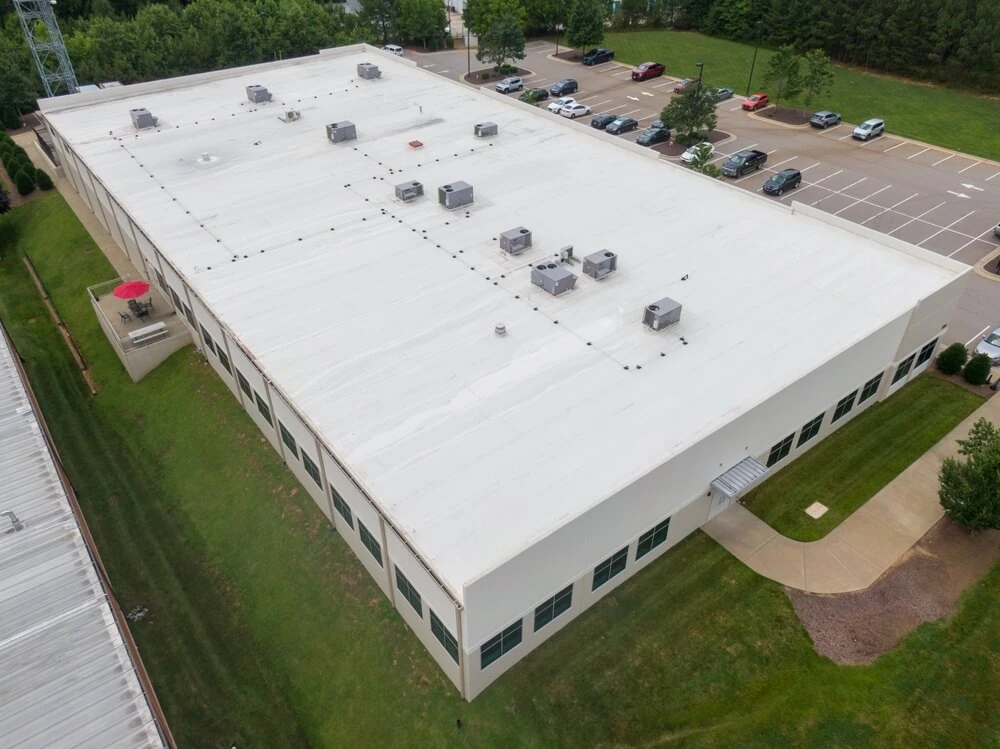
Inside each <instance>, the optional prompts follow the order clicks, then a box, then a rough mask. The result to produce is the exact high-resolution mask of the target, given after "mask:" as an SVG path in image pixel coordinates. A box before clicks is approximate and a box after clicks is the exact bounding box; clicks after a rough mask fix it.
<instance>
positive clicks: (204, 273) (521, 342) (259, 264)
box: [43, 46, 968, 699]
mask: <svg viewBox="0 0 1000 749" xmlns="http://www.w3.org/2000/svg"><path fill="white" fill-rule="evenodd" d="M373 65H374V67H373ZM248 87H249V88H248ZM261 88H263V89H264V91H263V92H262V91H261ZM43 113H44V117H45V119H46V120H47V122H48V123H49V126H50V128H51V130H52V133H53V136H54V142H55V144H56V147H57V149H58V150H59V152H60V154H61V156H62V161H63V164H64V165H65V168H66V170H67V176H68V177H69V178H70V179H71V180H72V182H73V184H74V185H75V186H76V188H77V189H78V190H79V192H80V194H81V195H82V196H83V197H84V198H85V199H86V200H87V202H88V203H89V204H90V206H91V207H92V209H93V210H94V212H95V213H96V214H97V216H98V217H99V218H100V219H101V220H102V221H103V222H104V223H105V225H106V226H107V227H108V230H109V231H110V232H111V234H112V235H113V236H114V237H115V238H116V240H117V241H118V242H119V244H120V245H121V247H122V248H123V249H124V250H125V252H127V253H128V255H129V257H130V258H131V259H132V262H133V263H134V264H135V266H136V267H137V268H139V269H141V271H140V272H142V273H144V274H146V276H147V277H148V278H149V279H150V280H151V281H152V282H153V283H154V284H155V285H156V286H158V287H159V288H160V289H161V290H162V292H163V294H164V296H165V297H166V298H168V299H169V300H171V303H172V304H173V306H174V307H175V309H176V311H177V317H178V318H179V319H181V320H183V321H184V324H185V325H188V326H189V328H190V332H191V334H192V335H193V336H194V337H195V339H196V340H197V341H199V344H200V345H201V346H202V348H203V350H204V352H205V355H206V357H207V359H208V361H209V362H211V365H212V366H213V367H214V368H215V370H216V372H217V373H218V375H219V377H221V378H222V380H223V381H224V382H225V383H226V384H227V385H228V387H229V388H230V389H231V390H232V393H233V396H234V397H235V398H238V399H239V401H240V403H242V405H243V407H244V408H245V409H246V412H247V414H248V415H249V416H250V418H251V419H253V420H254V422H255V423H256V424H257V426H258V427H259V428H260V430H261V431H262V433H263V434H264V435H266V436H267V438H268V439H269V440H270V441H271V444H272V445H273V446H274V449H275V450H277V451H279V452H280V454H281V456H282V457H283V459H284V460H285V461H286V462H287V464H288V466H289V468H290V469H291V471H292V472H293V473H294V474H295V475H296V476H297V477H298V478H299V480H300V481H301V482H302V484H303V485H304V486H305V487H306V488H307V489H308V490H309V491H310V493H311V494H312V496H313V498H314V499H315V501H316V504H317V506H318V507H319V508H320V510H321V511H322V512H324V513H325V514H326V516H327V517H328V518H329V519H330V521H331V523H333V524H335V526H336V528H337V530H338V531H339V532H340V533H341V534H342V535H343V537H344V539H345V540H346V541H347V543H348V544H349V545H350V546H351V548H352V549H353V550H354V551H355V553H356V554H357V556H358V558H359V559H360V560H361V563H362V564H363V565H364V566H365V567H366V568H367V569H368V571H369V572H370V573H371V575H372V577H373V578H374V579H375V580H376V581H377V583H378V584H379V585H380V586H381V588H382V590H383V591H384V592H385V594H386V596H388V598H389V599H390V600H391V601H392V603H393V605H394V606H395V607H396V608H397V609H398V611H399V613H400V615H401V616H402V617H403V618H404V619H405V620H406V622H407V623H408V624H409V625H410V626H411V627H412V628H413V630H414V632H415V633H416V634H417V636H418V637H419V638H420V639H421V641H422V642H423V643H424V645H425V646H426V648H427V650H428V651H429V652H430V653H431V655H432V656H433V657H434V658H435V659H436V661H437V662H438V663H439V664H440V666H441V668H442V669H443V670H444V672H445V673H446V674H447V675H448V677H449V678H450V679H451V680H452V681H453V682H454V683H455V685H456V687H457V688H458V689H459V690H461V692H462V694H463V695H464V696H465V697H466V698H467V699H472V698H473V697H475V696H476V695H477V694H478V693H479V692H481V691H482V689H483V688H484V687H485V686H486V685H488V684H489V683H490V682H491V681H493V680H494V679H495V678H496V677H497V676H498V675H500V674H501V673H503V672H504V671H505V670H507V669H508V668H510V667H511V666H512V665H513V664H514V663H515V662H517V661H518V660H519V659H520V658H522V657H523V656H524V655H526V654H527V653H528V652H530V651H531V650H532V649H533V648H535V647H536V646H537V645H539V644H540V643H541V642H542V641H544V640H545V639H547V638H548V637H549V636H551V635H552V634H553V633H554V632H556V631H558V630H559V629H560V628H562V627H563V626H565V625H566V624H568V623H569V622H570V621H571V620H572V619H573V618H574V617H575V616H576V615H578V614H579V613H580V612H581V611H583V610H584V609H586V608H587V607H588V606H590V605H591V604H592V603H594V602H595V601H596V600H598V599H599V598H601V597H602V596H604V595H605V594H607V593H608V592H609V591H611V590H613V589H614V588H615V587H616V586H617V585H619V584H620V583H621V582H622V581H623V580H626V579H627V578H628V577H629V576H631V575H632V574H634V573H635V572H636V571H638V570H639V569H641V568H642V567H644V566H645V565H647V564H649V563H651V562H652V561H653V560H655V559H656V558H658V557H659V556H661V555H662V554H663V552H664V551H665V550H666V549H668V548H669V547H671V546H673V545H674V544H676V543H677V542H678V541H680V540H681V539H682V538H684V537H685V536H686V535H688V534H689V533H691V532H692V531H693V530H695V529H696V528H698V527H699V526H700V525H702V524H703V523H704V522H706V520H707V519H708V518H710V517H712V516H713V515H714V514H715V513H717V512H719V511H721V510H722V509H724V508H725V507H726V506H727V505H728V503H729V502H731V501H732V499H733V498H734V497H735V496H738V495H739V494H740V493H741V492H742V491H745V490H746V489H747V488H748V487H749V486H751V485H753V484H754V483H755V482H757V481H759V480H761V479H762V478H763V477H764V476H766V473H767V471H768V470H776V469H778V468H780V467H781V466H783V465H784V464H786V463H787V462H788V461H789V460H791V459H792V458H794V457H795V456H796V455H798V454H800V453H801V452H802V451H804V450H806V449H808V448H809V447H811V446H812V445H814V444H816V443H817V442H819V441H820V439H822V438H823V436H825V435H826V434H827V433H828V432H830V431H831V430H833V429H836V428H837V427H839V426H840V425H842V424H843V423H845V422H846V421H848V420H849V419H850V418H852V417H853V416H854V415H856V414H857V413H858V412H859V411H861V410H863V409H865V408H867V407H869V406H870V405H871V404H873V403H875V402H877V401H879V400H880V399H882V398H884V397H886V396H887V395H889V394H890V393H892V392H893V391H895V390H896V389H898V388H900V387H902V386H903V385H904V384H905V383H906V382H907V380H909V379H910V378H912V377H913V376H915V375H916V374H917V373H919V372H920V371H922V370H923V369H924V368H925V367H926V366H927V365H928V362H929V361H930V359H931V357H932V355H933V353H934V349H935V345H936V342H937V341H938V339H939V336H940V335H941V333H942V331H944V330H945V328H946V326H947V324H948V321H949V319H950V318H951V315H952V311H953V309H954V307H955V304H956V301H957V300H958V298H959V295H960V293H961V291H962V288H963V285H964V281H965V279H964V276H965V274H966V272H967V271H968V268H967V267H966V266H964V265H962V264H959V263H956V262H953V261H951V260H948V259H947V258H942V257H940V256H938V255H935V254H932V253H930V252H926V251H924V250H921V249H919V248H917V247H914V246H912V245H909V244H906V243H904V242H902V241H899V240H896V239H894V238H891V237H886V236H883V235H880V234H877V233H875V232H873V231H870V230H868V229H866V228H865V227H861V226H856V225H852V224H849V223H847V222H845V221H842V220H839V219H837V218H835V217H832V216H829V215H826V214H823V213H821V212H820V211H818V210H815V209H812V208H810V207H808V206H803V205H798V204H796V205H794V206H793V207H791V208H789V207H788V206H786V205H782V204H780V203H777V202H775V201H772V200H769V199H763V198H759V197H755V196H753V195H749V194H747V193H745V192H743V191H741V190H736V189H731V188H729V187H726V186H725V185H723V184H721V183H719V182H717V181H715V180H711V179H708V178H706V177H703V176H701V175H697V174H694V173H691V172H689V171H686V170H684V169H681V168H676V167H673V166H669V165H666V164H664V163H662V162H661V161H660V160H659V156H658V154H656V153H654V152H650V151H648V150H646V149H642V148H640V147H638V146H635V145H633V144H630V143H627V142H625V141H622V140H616V139H614V138H611V137H610V136H608V135H606V134H603V133H598V132H596V131H594V130H592V129H591V128H588V127H585V126H584V127H580V126H579V125H578V124H573V123H569V122H567V121H566V120H563V119H562V118H559V117H557V116H555V115H552V114H549V113H548V112H547V111H545V110H544V109H536V108H533V107H530V106H528V105H525V104H522V103H519V102H517V101H513V100H505V99H503V97H501V96H499V95H497V94H495V93H493V92H491V91H488V90H476V89H472V88H470V87H468V86H465V85H463V84H459V83H456V82H453V81H449V80H446V79H444V78H442V77H441V76H438V75H435V74H432V73H430V72H428V71H426V70H422V69H420V68H419V67H417V66H416V65H414V64H413V63H412V62H410V61H408V60H405V59H400V58H395V57H393V56H391V55H388V54H383V53H380V52H378V51H375V50H373V49H371V48H368V47H361V46H358V47H347V48H341V49H337V50H328V51H324V52H322V53H320V54H319V55H318V56H314V57H310V58H306V59H300V60H291V61H284V62H279V63H273V64H267V65H260V66H254V67H249V68H244V69H239V70H228V71H221V72H217V73H211V74H205V75H198V76H191V77H187V78H181V79H175V80H168V81H161V82H156V83H149V84H141V85H135V86H127V87H124V88H119V89H114V90H107V91H101V92H94V93H88V94H81V95H78V96H75V97H63V98H60V99H56V100H49V101H46V102H43ZM92 280H93V279H88V281H92ZM150 345H156V344H155V343H154V344H150ZM179 407H182V404H179ZM664 563H665V564H669V560H665V561H664ZM303 584H306V583H305V582H304V583H303Z"/></svg>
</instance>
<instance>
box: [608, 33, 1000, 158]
mask: <svg viewBox="0 0 1000 749" xmlns="http://www.w3.org/2000/svg"><path fill="white" fill-rule="evenodd" d="M604 45H605V46H606V47H609V48H611V49H614V50H615V59H616V60H618V61H621V62H623V63H629V64H639V63H641V62H645V61H646V60H658V61H660V62H662V63H663V64H665V65H666V66H667V72H668V73H669V74H670V75H673V76H678V77H685V76H690V77H696V76H697V75H698V69H697V68H696V67H695V63H696V62H703V63H705V69H704V70H705V72H704V75H705V82H706V83H707V84H709V85H712V86H727V87H729V88H732V89H733V90H735V91H736V94H737V96H743V95H744V94H745V93H746V90H747V77H748V75H749V73H750V62H751V60H752V59H753V50H754V48H753V46H752V45H746V44H739V43H737V42H730V41H726V40H725V39H716V38H714V37H710V36H703V35H701V34H696V33H694V32H689V31H635V32H620V33H613V34H608V35H606V36H605V39H604ZM770 56H771V52H770V51H768V50H766V49H761V50H760V51H759V52H758V54H757V65H756V67H755V68H754V77H753V85H752V88H753V89H754V90H758V89H761V88H763V89H764V90H766V86H765V85H764V74H765V72H766V71H767V61H768V59H769V58H770ZM797 106H802V107H804V106H805V105H804V104H802V103H801V102H800V103H798V104H797ZM813 108H814V109H817V110H818V109H832V110H835V111H837V112H840V113H841V114H842V115H843V117H844V119H845V120H847V121H848V122H854V123H857V122H861V121H862V120H865V119H867V118H869V117H882V118H884V119H885V121H886V127H887V130H888V132H889V133H890V134H894V135H902V136H906V137H909V138H914V139H916V140H920V141H925V142H927V143H934V144H937V145H940V146H945V147H947V148H953V149H956V150H958V151H963V152H965V153H969V154H974V155H976V156H983V157H986V158H990V159H1000V138H997V137H996V134H995V131H994V127H995V123H996V122H997V121H1000V98H996V97H994V98H988V97H985V96H976V95H975V94H971V93H967V92H964V91H956V90H953V89H949V88H945V87H939V86H929V85H924V84H921V83H914V82H910V81H905V80H902V79H898V78H890V77H887V76H881V75H875V74H872V73H865V72H861V71H858V70H854V69H850V68H844V67H837V68H836V78H835V79H834V85H833V88H832V89H831V91H830V93H829V94H828V95H827V96H825V97H823V99H822V100H821V101H816V102H813Z"/></svg>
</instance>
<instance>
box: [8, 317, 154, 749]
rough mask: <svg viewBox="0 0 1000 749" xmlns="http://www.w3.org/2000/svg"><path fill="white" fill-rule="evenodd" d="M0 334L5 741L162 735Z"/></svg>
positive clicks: (144, 742) (137, 743) (49, 742)
mask: <svg viewBox="0 0 1000 749" xmlns="http://www.w3.org/2000/svg"><path fill="white" fill-rule="evenodd" d="M13 356H14V354H13V352H12V351H11V349H10V346H9V345H8V342H7V338H6V336H4V335H2V334H0V512H6V511H12V512H13V513H15V514H16V516H17V519H18V521H19V524H20V526H21V528H20V530H15V526H14V523H13V522H12V520H11V519H9V518H7V517H0V746H3V747H4V749H34V748H35V747H38V748H39V749H41V748H42V747H44V748H45V749H53V748H55V747H67V748H68V747H74V748H76V749H82V748H83V747H94V749H111V748H112V747H122V748H124V747H163V746H166V744H165V743H164V741H163V739H162V738H161V736H160V733H159V731H158V730H157V727H156V725H155V723H154V721H153V713H152V711H151V709H150V706H149V703H148V702H147V701H146V697H145V695H144V693H143V691H142V689H141V687H140V683H139V679H138V677H137V675H136V671H135V665H134V663H133V661H132V659H131V657H130V656H129V652H128V650H127V649H126V645H125V642H124V640H123V638H122V634H121V632H120V631H119V629H118V627H117V625H116V622H115V619H114V616H113V614H112V610H111V605H110V604H109V602H108V599H107V596H106V594H105V591H104V588H103V586H102V584H101V579H100V577H99V575H98V572H97V568H96V567H95V565H94V561H93V559H92V558H91V556H90V553H89V551H88V549H87V546H86V543H85V541H84V536H83V534H82V533H81V530H80V527H79V525H78V524H77V522H76V518H75V516H74V515H73V511H72V507H71V505H70V503H69V499H68V498H67V496H66V492H65V489H64V488H63V484H62V482H61V481H60V478H59V474H58V473H57V471H56V466H55V463H54V461H53V458H52V455H51V453H50V452H49V449H48V446H47V443H46V440H45V437H44V435H43V433H42V430H41V427H40V425H39V421H38V419H37V418H36V415H35V413H34V411H33V409H32V405H31V401H30V400H29V399H28V394H27V391H26V389H25V386H24V383H23V382H22V381H21V378H20V375H19V372H18V370H17V369H16V367H15V365H14V359H13Z"/></svg>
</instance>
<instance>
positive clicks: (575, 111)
mask: <svg viewBox="0 0 1000 749" xmlns="http://www.w3.org/2000/svg"><path fill="white" fill-rule="evenodd" d="M559 114H560V115H562V116H563V117H569V118H570V119H571V120H575V119H576V118H577V117H582V116H583V115H585V114H590V107H588V106H587V105H586V104H581V103H580V102H574V103H573V104H567V105H566V106H565V107H563V108H562V109H560V110H559Z"/></svg>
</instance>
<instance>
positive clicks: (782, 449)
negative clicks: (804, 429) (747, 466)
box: [767, 432, 795, 468]
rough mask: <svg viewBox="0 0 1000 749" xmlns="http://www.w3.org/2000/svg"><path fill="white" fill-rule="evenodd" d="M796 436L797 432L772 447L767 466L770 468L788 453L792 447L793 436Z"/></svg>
mask: <svg viewBox="0 0 1000 749" xmlns="http://www.w3.org/2000/svg"><path fill="white" fill-rule="evenodd" d="M793 437H795V432H792V433H791V434H790V435H788V436H787V437H785V439H783V440H781V442H779V443H778V444H777V445H775V446H774V447H772V448H771V454H770V455H768V456H767V467H768V468H770V467H771V466H773V465H774V464H775V463H777V462H778V461H779V460H781V459H782V458H784V457H785V456H786V455H788V453H789V451H791V449H792V438H793Z"/></svg>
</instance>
